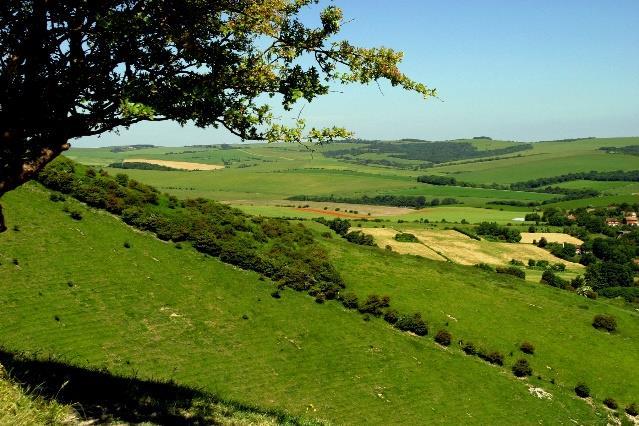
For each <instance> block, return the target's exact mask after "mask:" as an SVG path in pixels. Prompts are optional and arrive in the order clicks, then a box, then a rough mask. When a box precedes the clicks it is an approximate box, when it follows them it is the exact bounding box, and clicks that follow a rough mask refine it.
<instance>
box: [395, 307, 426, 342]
mask: <svg viewBox="0 0 639 426" xmlns="http://www.w3.org/2000/svg"><path fill="white" fill-rule="evenodd" d="M395 327H396V328H397V329H399V330H402V331H410V332H412V333H415V334H417V335H418V336H426V335H427V334H428V324H426V322H425V321H424V320H423V319H422V314H420V313H419V312H417V313H415V314H413V315H402V316H400V317H399V318H398V319H397V322H396V323H395Z"/></svg>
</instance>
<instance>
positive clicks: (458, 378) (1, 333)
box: [0, 185, 639, 424]
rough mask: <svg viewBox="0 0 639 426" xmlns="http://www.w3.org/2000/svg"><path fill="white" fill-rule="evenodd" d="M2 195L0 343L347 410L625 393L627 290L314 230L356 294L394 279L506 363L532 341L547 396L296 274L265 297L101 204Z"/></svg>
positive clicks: (548, 405) (408, 415) (520, 409)
mask: <svg viewBox="0 0 639 426" xmlns="http://www.w3.org/2000/svg"><path fill="white" fill-rule="evenodd" d="M3 203H4V205H5V206H6V212H7V216H8V217H7V219H8V220H9V221H10V223H12V224H16V225H18V226H19V231H15V230H10V231H8V232H7V233H5V234H3V235H2V237H1V239H0V253H2V256H1V259H0V262H1V263H2V265H1V266H0V272H1V273H2V276H3V278H4V279H3V285H2V286H1V287H0V304H1V306H2V311H3V312H4V313H5V314H6V316H5V320H4V321H3V322H2V324H1V325H0V342H2V343H3V345H4V346H5V347H6V348H8V349H10V350H13V351H20V352H21V351H27V352H31V351H37V352H39V353H41V354H55V355H57V356H58V357H60V358H63V359H67V360H68V362H70V363H72V364H76V365H83V366H92V367H104V368H106V369H107V370H108V371H111V372H113V373H117V374H124V375H127V374H134V372H135V373H136V374H137V375H138V377H140V378H164V379H169V378H171V379H173V380H176V381H177V382H179V383H181V384H184V385H187V386H193V387H197V388H203V389H205V390H207V391H210V392H214V393H217V394H218V395H220V396H222V397H224V398H230V399H233V400H237V401H241V402H247V403H251V404H256V405H259V406H262V407H265V408H270V407H277V408H283V409H286V410H288V411H290V412H291V413H293V414H300V415H303V416H306V417H310V418H320V419H327V420H330V421H332V422H335V423H349V424H361V423H369V424H389V423H398V422H402V423H423V422H444V423H460V422H462V423H473V424H486V423H491V424H512V423H513V422H516V423H519V424H533V423H535V424H536V423H538V422H542V423H556V422H557V421H558V420H559V421H561V422H565V423H568V422H569V421H570V420H569V419H574V420H576V421H578V422H580V423H598V422H605V414H603V412H602V410H601V409H600V408H596V409H593V408H591V407H590V406H588V405H587V404H585V403H584V402H583V401H580V400H578V398H576V397H574V395H573V393H572V386H574V383H575V382H576V381H577V380H585V381H586V382H588V384H589V385H590V386H591V388H592V390H593V395H594V397H595V400H596V401H600V400H601V399H602V398H603V397H605V396H608V395H611V396H613V397H615V398H616V399H617V400H618V401H620V402H623V403H627V402H630V401H631V400H632V399H633V398H635V397H636V395H637V391H638V389H637V385H636V384H635V383H636V377H635V375H636V368H635V362H634V361H635V360H636V353H637V350H638V349H639V347H638V346H637V341H638V340H637V339H636V338H635V337H636V336H637V333H638V332H639V326H638V325H637V318H638V317H637V314H636V312H633V311H631V310H627V309H625V308H623V307H618V306H616V305H611V304H607V303H605V302H599V301H590V300H587V299H584V298H581V297H578V296H576V295H573V294H569V293H566V292H561V291H558V290H555V289H551V288H547V287H544V286H540V285H536V284H535V285H533V284H527V283H525V282H522V281H519V280H515V279H508V278H504V277H499V276H495V275H492V274H486V273H482V272H480V271H478V270H476V269H475V268H472V267H462V266H454V265H449V264H445V263H439V262H431V261H427V260H425V259H419V258H414V257H410V256H399V255H396V254H393V253H385V252H384V251H383V250H379V249H366V248H360V247H358V246H354V245H351V244H348V243H346V242H344V241H342V240H341V239H338V238H333V239H331V240H326V242H325V245H326V247H327V248H328V249H329V250H330V251H331V253H332V254H333V256H332V258H334V259H335V263H336V265H337V266H338V269H339V270H340V272H341V273H342V274H343V276H344V278H345V280H346V284H347V287H348V288H350V289H352V290H353V291H355V292H356V293H357V294H359V295H360V297H364V295H366V294H369V293H372V292H378V293H382V294H389V295H390V296H391V300H392V305H393V306H394V307H396V308H397V309H400V310H406V311H414V310H420V311H421V312H422V313H423V314H424V316H425V318H426V319H427V320H428V322H429V323H430V324H431V331H435V330H437V329H438V328H440V327H448V328H449V329H450V330H451V332H452V333H453V335H454V336H455V339H458V338H459V339H472V340H474V341H476V342H477V343H478V344H483V345H487V346H488V347H490V348H494V349H497V350H500V351H502V352H504V353H505V354H506V365H507V366H508V365H509V364H510V363H511V362H512V360H513V359H514V358H516V357H518V356H520V355H518V354H517V353H516V345H517V344H518V342H520V341H521V340H523V339H527V340H531V341H533V342H534V343H535V345H536V347H537V348H538V353H537V354H536V355H534V356H533V357H531V361H532V364H533V366H534V369H535V374H536V375H537V374H539V375H540V376H541V379H538V378H537V377H533V378H531V379H529V381H528V382H529V383H531V384H533V385H535V386H538V387H542V388H543V389H545V390H546V391H548V392H550V393H552V394H553V398H552V400H550V401H549V400H545V399H544V400H542V399H538V398H536V397H533V396H531V395H530V394H529V392H528V389H527V385H526V383H527V381H523V382H522V381H520V380H516V379H515V378H514V377H513V376H512V374H511V373H510V372H509V371H508V370H507V367H506V368H503V369H502V368H496V367H493V366H490V365H488V364H486V363H484V362H482V361H479V360H478V359H477V358H474V357H468V356H466V355H464V354H463V353H462V352H461V350H459V348H458V347H456V345H453V346H451V348H449V349H448V350H443V349H442V348H441V347H439V346H438V345H436V344H435V343H433V341H432V340H431V339H430V338H418V337H412V336H410V335H407V334H405V333H400V332H397V331H396V330H394V329H392V328H390V327H389V326H388V325H386V324H385V323H384V322H383V321H381V320H378V319H372V320H370V321H368V322H367V321H362V316H361V315H359V314H357V313H355V312H353V311H347V310H345V309H344V308H342V307H341V305H339V304H337V303H336V302H327V303H326V304H324V305H319V304H316V303H314V302H313V299H312V298H310V297H308V296H305V295H303V294H299V293H294V292H291V291H285V292H284V293H283V297H282V299H274V298H272V297H271V296H270V293H271V292H272V291H273V289H274V286H273V284H271V283H269V282H268V281H260V280H259V279H258V275H257V274H254V273H251V272H246V271H242V270H238V269H237V268H234V267H230V266H227V265H225V264H223V263H220V262H219V261H217V260H216V259H213V258H209V257H205V256H203V255H201V254H199V253H197V252H195V251H194V250H192V249H190V248H188V247H186V246H185V247H184V248H182V249H181V250H178V249H177V248H176V247H175V246H174V245H173V244H167V243H163V242H160V241H158V240H156V239H155V238H153V237H152V236H151V235H149V234H146V233H140V232H134V231H133V230H131V229H130V228H128V227H127V226H124V225H123V224H122V223H120V222H119V221H118V220H117V219H116V218H114V217H113V216H111V215H109V214H105V213H102V212H99V211H95V212H94V211H92V210H88V209H86V208H84V207H82V206H78V208H79V209H81V210H82V211H83V214H84V218H83V219H82V220H81V221H73V220H72V219H70V218H69V217H68V216H67V215H66V214H65V213H64V212H62V210H61V205H60V204H55V203H51V202H49V201H48V196H47V192H46V191H43V190H42V189H41V188H40V187H39V186H37V185H29V186H27V187H25V188H22V189H20V190H18V191H14V192H12V193H10V194H8V195H7V196H6V197H5V198H3ZM45 218H46V219H45ZM313 228H314V229H317V230H318V231H320V230H321V229H322V228H323V227H322V226H321V225H313ZM324 229H325V228H324ZM125 241H126V242H129V244H130V248H128V249H127V248H125V247H124V246H123V244H124V242H125ZM13 259H16V261H17V263H18V265H15V264H14V262H13ZM390 264H392V265H393V267H392V268H388V266H387V265H390ZM469 275H472V276H474V277H475V279H473V280H468V277H469ZM488 312H490V314H488ZM598 312H612V313H614V315H615V316H616V317H617V318H618V321H619V324H620V326H619V332H618V333H615V334H613V335H607V334H604V333H601V332H598V331H596V330H594V329H593V328H592V327H591V326H590V321H591V318H592V316H593V315H594V314H595V313H598ZM448 315H450V316H452V317H454V318H455V319H456V321H453V320H452V319H450V318H449V317H448ZM244 316H245V317H246V318H243V317H244ZM56 317H57V319H56ZM446 323H448V325H446ZM531 324H533V325H534V327H533V326H531ZM88 336H90V338H87V337H88ZM567 342H570V343H569V344H567ZM612 348H614V350H612ZM510 351H513V352H514V354H513V355H512V356H511V355H509V353H510ZM585 353H588V359H584V356H583V354H585ZM602 360H606V361H603V362H602ZM609 362H610V363H612V364H613V365H615V368H614V369H610V368H608V367H607V366H608V365H611V364H609ZM546 366H549V367H551V369H547V368H546ZM551 379H553V380H554V384H553V383H551V382H550V380H551ZM596 407H599V405H598V404H596ZM515 413H516V414H515Z"/></svg>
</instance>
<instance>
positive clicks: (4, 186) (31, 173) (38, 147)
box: [0, 131, 70, 232]
mask: <svg viewBox="0 0 639 426" xmlns="http://www.w3.org/2000/svg"><path fill="white" fill-rule="evenodd" d="M12 136H13V135H12V134H11V132H10V131H5V132H2V133H1V134H0V142H1V143H2V144H3V145H4V149H0V154H2V156H1V157H0V198H2V196H3V195H4V194H6V193H7V192H9V191H11V190H12V189H16V188H17V187H19V186H20V185H22V184H23V183H26V182H28V181H30V180H32V179H34V178H35V177H36V176H37V174H38V173H39V172H40V170H42V169H43V168H44V167H45V166H46V165H47V164H49V163H50V162H51V161H52V160H53V159H55V158H56V157H57V156H58V155H60V154H61V153H62V152H63V151H66V150H67V149H69V147H70V145H69V143H68V139H67V138H66V137H60V136H59V135H58V137H55V138H51V139H49V138H47V139H48V140H47V141H46V142H45V141H42V140H36V139H31V140H29V141H26V140H20V141H16V140H15V138H13V137H12ZM56 140H57V142H53V141H56ZM6 230H7V226H6V224H5V220H4V215H3V214H2V206H1V205H0V232H4V231H6Z"/></svg>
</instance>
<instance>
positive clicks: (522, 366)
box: [512, 358, 532, 377]
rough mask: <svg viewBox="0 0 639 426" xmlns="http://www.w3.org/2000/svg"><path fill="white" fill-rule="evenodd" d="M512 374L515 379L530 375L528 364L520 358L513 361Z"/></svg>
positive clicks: (530, 369)
mask: <svg viewBox="0 0 639 426" xmlns="http://www.w3.org/2000/svg"><path fill="white" fill-rule="evenodd" d="M512 371H513V374H514V375H515V376H516V377H527V376H531V375H532V367H531V366H530V365H529V364H528V361H527V360H525V359H523V358H520V359H518V360H517V361H515V364H513V366H512Z"/></svg>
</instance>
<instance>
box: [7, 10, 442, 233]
mask: <svg viewBox="0 0 639 426" xmlns="http://www.w3.org/2000/svg"><path fill="white" fill-rule="evenodd" d="M318 2H319V0H173V1H164V0H106V1H99V2H97V1H83V0H65V1H47V0H4V1H2V2H0V196H2V195H3V194H4V193H6V192H7V191H10V190H12V189H14V188H16V187H18V186H19V185H21V184H23V183H24V182H26V181H28V180H30V179H32V178H33V177H34V176H35V175H36V174H37V173H38V172H39V171H40V170H41V169H42V168H43V167H44V166H45V165H46V164H47V163H49V162H50V161H51V160H53V159H54V158H55V157H56V156H58V155H60V153H62V152H63V151H65V150H67V149H68V148H69V146H70V145H69V141H70V140H72V139H75V138H80V137H83V136H89V135H98V134H101V133H103V132H108V131H112V130H117V129H118V128H121V127H128V126H131V125H133V124H135V123H138V122H140V121H163V120H173V121H176V122H178V123H180V124H186V123H194V124H195V125H197V126H199V127H206V126H213V127H219V126H222V127H225V128H226V129H228V130H229V131H230V132H231V133H233V134H235V135H237V136H239V137H240V138H242V139H243V140H246V139H249V140H268V141H274V140H281V141H288V142H291V141H295V142H305V143H309V144H311V143H322V142H326V141H329V140H332V139H334V138H343V137H347V136H349V135H350V132H348V131H346V130H345V129H342V128H337V127H333V128H329V129H315V128H312V129H310V130H307V129H306V126H305V122H304V120H303V119H301V118H300V119H298V120H297V122H296V123H295V124H294V125H293V126H290V127H289V126H284V125H282V124H281V123H280V122H278V121H277V120H276V119H275V115H274V113H273V111H272V109H271V107H270V105H269V104H268V103H266V102H265V101H264V98H265V96H264V95H266V97H276V99H277V101H278V102H280V103H281V105H282V108H283V109H284V110H291V109H292V108H293V106H294V104H295V103H296V102H297V101H298V100H301V99H305V100H307V101H309V102H310V101H312V100H313V99H314V98H316V97H317V96H321V95H325V94H327V93H328V91H329V84H330V83H331V82H334V83H344V84H349V83H362V84H367V83H370V82H373V81H377V80H379V79H386V80H388V81H389V82H390V84H391V85H393V86H400V87H402V88H404V89H407V90H410V91H414V92H417V93H419V94H421V95H423V96H424V97H430V96H434V95H435V91H434V89H430V88H428V87H426V86H425V85H423V84H421V83H418V82H415V81H413V80H411V79H409V78H408V77H407V76H406V75H404V74H403V73H402V72H401V71H400V70H399V69H398V64H399V63H400V62H401V60H402V53H401V52H397V51H394V50H392V49H389V48H361V47H357V46H354V45H353V44H351V43H350V42H348V41H345V40H344V41H341V40H335V39H334V38H335V36H336V35H337V34H338V33H339V31H340V29H341V27H342V23H343V16H342V11H341V10H340V9H339V8H337V7H335V6H328V7H327V8H325V9H324V10H323V11H322V12H321V14H320V23H321V24H320V25H319V26H317V27H309V26H307V25H305V24H303V23H302V21H301V20H300V15H301V14H302V13H303V12H304V11H305V9H306V8H307V7H309V6H312V5H313V4H316V3H318ZM307 59H308V60H307ZM308 63H310V65H303V64H308ZM0 228H1V229H4V220H3V218H2V215H1V210H0Z"/></svg>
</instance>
